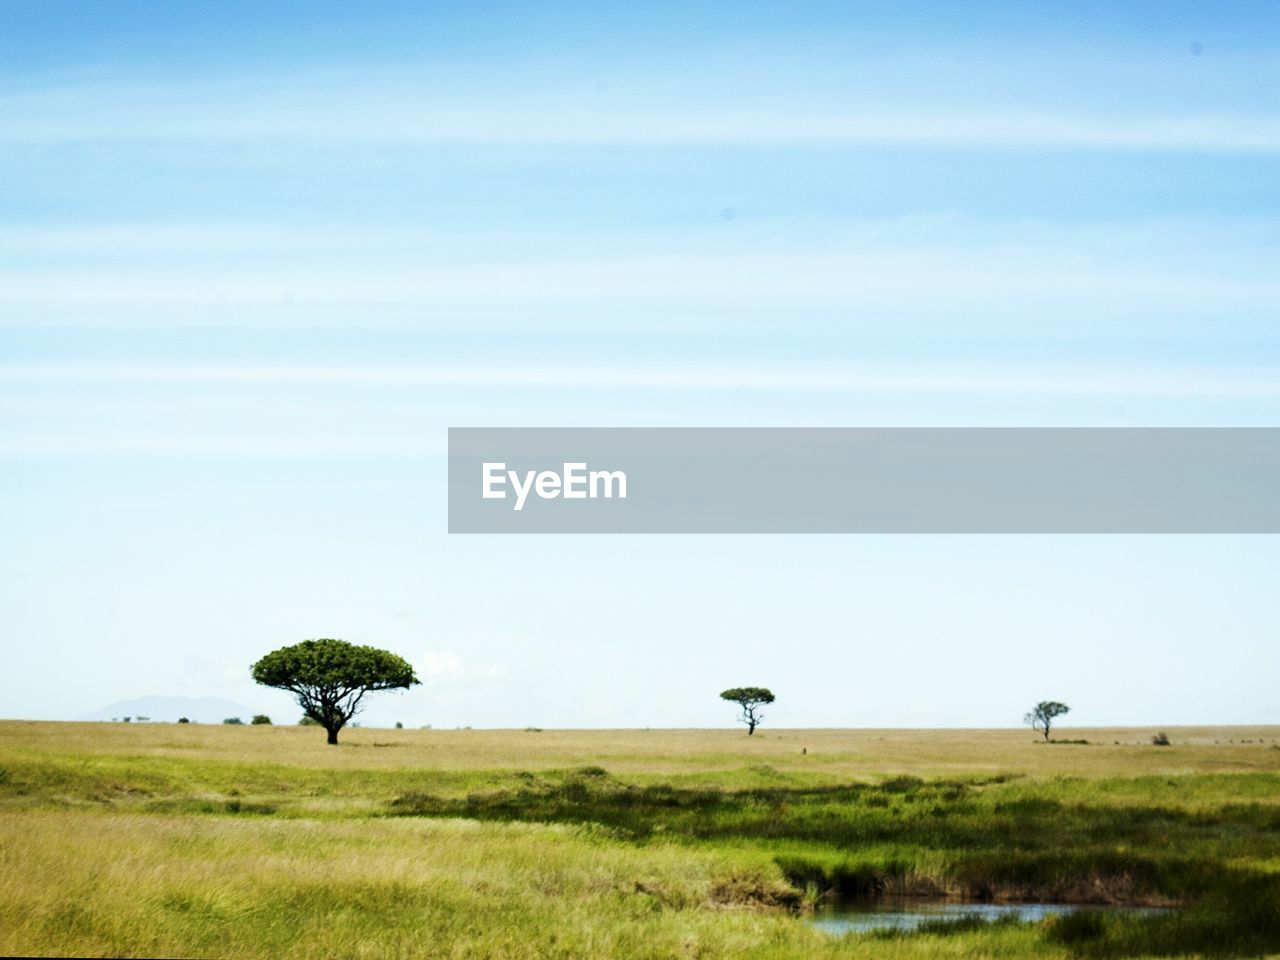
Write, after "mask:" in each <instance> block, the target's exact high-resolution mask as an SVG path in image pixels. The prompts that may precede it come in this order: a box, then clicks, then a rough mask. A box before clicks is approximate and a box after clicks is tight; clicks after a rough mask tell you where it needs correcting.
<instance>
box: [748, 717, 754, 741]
mask: <svg viewBox="0 0 1280 960" xmlns="http://www.w3.org/2000/svg"><path fill="white" fill-rule="evenodd" d="M755 732H756V722H755V721H754V720H748V721H747V736H748V737H749V736H751V735H752V734H753V733H755Z"/></svg>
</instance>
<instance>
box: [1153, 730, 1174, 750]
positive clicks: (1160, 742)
mask: <svg viewBox="0 0 1280 960" xmlns="http://www.w3.org/2000/svg"><path fill="white" fill-rule="evenodd" d="M1151 742H1152V743H1154V744H1155V745H1156V746H1157V747H1167V746H1169V745H1170V744H1169V735H1168V734H1167V733H1165V732H1164V731H1163V730H1161V731H1160V732H1159V733H1157V734H1156V735H1155V736H1154V737H1152V738H1151Z"/></svg>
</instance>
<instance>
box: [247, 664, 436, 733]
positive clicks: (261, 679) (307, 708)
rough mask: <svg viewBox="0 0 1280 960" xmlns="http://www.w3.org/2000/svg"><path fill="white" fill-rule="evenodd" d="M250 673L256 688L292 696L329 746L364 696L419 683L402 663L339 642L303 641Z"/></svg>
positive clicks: (253, 668) (257, 666) (352, 715)
mask: <svg viewBox="0 0 1280 960" xmlns="http://www.w3.org/2000/svg"><path fill="white" fill-rule="evenodd" d="M252 671H253V679H254V680H256V681H257V682H258V683H261V684H263V685H264V686H268V687H276V688H277V689H280V690H288V691H289V692H290V693H292V694H294V695H295V696H296V697H297V698H298V704H299V705H300V706H301V707H302V710H303V713H304V714H305V715H306V716H308V717H310V718H311V719H312V720H314V721H315V722H316V723H318V724H320V725H321V726H322V727H324V728H325V730H326V731H327V732H328V734H329V742H330V743H333V744H336V743H337V742H338V731H339V730H341V729H342V728H343V727H345V726H346V725H347V723H348V721H350V720H351V718H352V717H354V716H355V715H356V711H357V710H359V709H360V701H361V700H362V699H364V695H365V694H366V693H373V692H375V691H378V690H407V689H408V688H409V687H411V686H413V685H414V684H415V683H419V682H420V681H419V680H418V678H417V677H416V676H414V673H413V667H412V666H410V665H409V662H408V661H407V660H405V659H404V658H403V657H398V656H396V655H395V654H394V653H388V652H387V651H386V650H379V649H377V648H376V647H362V646H357V645H356V644H354V643H347V642H346V641H345V640H303V641H302V642H301V643H295V644H294V645H293V646H291V647H281V648H280V649H279V650H273V651H272V652H271V653H268V654H267V655H266V656H265V657H263V658H262V659H261V660H259V661H258V662H257V663H255V664H254V665H253V667H252Z"/></svg>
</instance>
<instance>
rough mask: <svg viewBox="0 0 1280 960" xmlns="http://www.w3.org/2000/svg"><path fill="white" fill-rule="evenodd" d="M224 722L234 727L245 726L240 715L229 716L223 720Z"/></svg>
mask: <svg viewBox="0 0 1280 960" xmlns="http://www.w3.org/2000/svg"><path fill="white" fill-rule="evenodd" d="M222 722H223V723H226V724H229V725H230V726H233V727H243V726H244V721H243V720H241V719H240V718H239V717H227V719H225V720H223V721H222Z"/></svg>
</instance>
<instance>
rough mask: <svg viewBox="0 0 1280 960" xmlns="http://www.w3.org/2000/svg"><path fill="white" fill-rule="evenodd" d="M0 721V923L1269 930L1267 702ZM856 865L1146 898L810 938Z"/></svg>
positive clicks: (174, 935)
mask: <svg viewBox="0 0 1280 960" xmlns="http://www.w3.org/2000/svg"><path fill="white" fill-rule="evenodd" d="M1166 730H1167V732H1168V734H1169V737H1170V739H1171V740H1172V745H1171V746H1167V747H1161V746H1154V745H1153V744H1152V742H1151V737H1152V735H1153V734H1154V733H1155V732H1156V731H1155V730H1138V729H1081V728H1071V729H1070V730H1069V731H1068V732H1064V733H1063V734H1061V736H1063V737H1070V738H1071V739H1073V740H1076V739H1081V740H1087V741H1088V742H1087V743H1052V744H1045V743H1042V742H1037V739H1036V737H1035V735H1034V734H1032V733H1031V732H1030V731H1029V730H986V731H983V730H939V731H920V730H785V729H776V730H775V729H769V728H767V727H766V728H761V729H760V730H758V731H757V732H756V735H755V736H753V737H747V736H746V735H745V733H744V732H743V731H742V730H741V729H736V730H733V729H725V730H665V729H653V730H589V731H588V730H581V731H564V730H560V731H556V730H545V731H534V730H528V731H524V730H521V731H516V730H448V731H446V730H387V729H370V728H357V729H348V730H346V731H344V732H343V735H342V740H343V742H342V743H341V744H340V745H339V746H337V747H330V746H327V745H326V744H325V743H324V734H323V732H322V731H319V730H318V729H317V728H305V727H293V726H276V727H269V726H260V727H235V726H222V725H216V726H215V725H199V724H190V725H176V724H154V723H151V724H136V723H135V724H122V723H92V724H75V723H44V722H22V721H5V722H0V953H3V954H10V955H13V954H16V955H36V956H94V957H97V956H137V957H150V956H166V957H237V958H238V957H246V958H258V957H263V958H265V957H285V958H303V957H308V958H310V957H368V958H384V957H451V958H452V957H457V958H463V957H467V958H489V957H494V958H507V957H510V958H526V957H528V958H533V957H566V958H569V957H623V958H631V957H655V958H656V957H786V958H808V957H894V958H912V957H988V956H990V957H996V956H1003V957H1024V956H1035V957H1064V958H1065V957H1111V956H1170V957H1172V956H1260V955H1270V954H1278V953H1280V727H1247V728H1246V727H1195V728H1191V727H1184V728H1166ZM886 894H910V895H928V896H935V897H958V898H971V899H983V900H1023V899H1027V900H1059V901H1078V902H1089V903H1102V904H1111V905H1115V906H1117V907H1121V906H1125V905H1159V906H1172V907H1176V908H1177V909H1173V910H1168V911H1163V912H1160V913H1155V914H1150V915H1133V914H1127V913H1124V912H1123V911H1119V910H1117V911H1115V912H1102V913H1094V912H1090V913H1087V914H1078V915H1075V916H1069V917H1060V918H1051V919H1049V920H1046V921H1043V922H1037V923H990V924H987V923H982V924H980V923H975V922H963V921H961V922H956V923H951V924H945V923H944V924H937V925H932V926H930V927H929V928H927V929H925V930H923V931H921V932H915V933H888V934H876V935H867V934H855V935H848V936H845V937H835V936H832V935H830V934H828V933H825V932H822V931H820V930H817V929H815V928H814V927H813V926H812V925H810V924H809V923H808V922H807V921H806V917H807V916H808V915H809V912H810V911H811V910H812V909H813V908H814V906H815V905H819V904H821V903H822V902H824V901H827V900H830V899H831V898H835V897H857V896H873V895H886Z"/></svg>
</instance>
